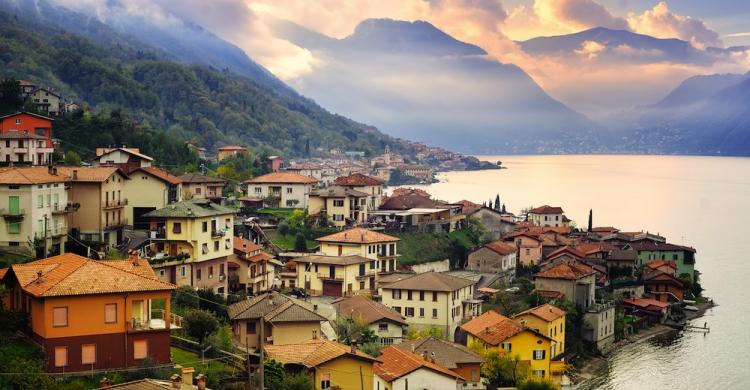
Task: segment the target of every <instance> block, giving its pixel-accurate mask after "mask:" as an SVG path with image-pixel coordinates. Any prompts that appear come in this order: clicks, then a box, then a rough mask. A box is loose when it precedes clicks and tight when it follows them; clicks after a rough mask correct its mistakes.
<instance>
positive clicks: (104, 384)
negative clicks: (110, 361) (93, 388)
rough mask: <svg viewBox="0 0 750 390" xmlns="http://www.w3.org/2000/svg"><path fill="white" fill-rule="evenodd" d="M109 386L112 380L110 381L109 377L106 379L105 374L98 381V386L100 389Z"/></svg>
mask: <svg viewBox="0 0 750 390" xmlns="http://www.w3.org/2000/svg"><path fill="white" fill-rule="evenodd" d="M109 386H112V382H110V381H109V379H107V377H106V376H105V377H104V378H102V380H100V381H99V388H100V389H103V388H105V387H109Z"/></svg>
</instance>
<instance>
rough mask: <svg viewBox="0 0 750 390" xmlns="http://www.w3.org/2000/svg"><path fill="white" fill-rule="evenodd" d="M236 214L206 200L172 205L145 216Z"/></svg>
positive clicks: (180, 216)
mask: <svg viewBox="0 0 750 390" xmlns="http://www.w3.org/2000/svg"><path fill="white" fill-rule="evenodd" d="M228 214H234V210H233V209H230V208H228V207H224V206H220V205H218V204H216V203H213V202H211V201H209V200H206V199H191V200H184V201H182V202H176V203H171V204H169V205H168V206H167V207H163V208H160V209H158V210H154V211H149V212H148V213H146V214H143V216H144V217H148V218H202V217H213V216H217V215H228Z"/></svg>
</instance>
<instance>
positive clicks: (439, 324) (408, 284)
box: [378, 272, 482, 340]
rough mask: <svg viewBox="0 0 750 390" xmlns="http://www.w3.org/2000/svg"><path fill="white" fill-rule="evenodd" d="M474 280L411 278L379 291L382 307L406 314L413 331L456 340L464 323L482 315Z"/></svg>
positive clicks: (429, 275) (428, 275)
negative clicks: (430, 331)
mask: <svg viewBox="0 0 750 390" xmlns="http://www.w3.org/2000/svg"><path fill="white" fill-rule="evenodd" d="M475 284H476V283H475V282H474V281H472V280H468V279H463V278H458V277H455V276H450V275H446V274H443V273H437V272H426V273H422V274H415V275H408V276H405V277H404V278H402V279H400V280H397V281H395V282H392V283H388V284H386V285H382V286H380V287H379V288H378V295H379V296H380V299H381V303H383V304H384V305H385V306H388V307H390V308H392V309H393V310H395V311H396V312H398V313H400V314H402V315H403V316H404V317H405V318H406V322H408V323H409V327H410V328H411V329H415V330H419V329H430V328H435V329H438V330H439V331H440V332H441V333H442V335H443V336H442V337H444V338H445V339H447V340H454V339H455V336H456V331H457V330H458V326H459V325H460V324H461V323H462V321H464V320H467V319H470V318H473V317H476V316H478V315H479V313H481V311H482V301H481V300H478V299H474V285H475Z"/></svg>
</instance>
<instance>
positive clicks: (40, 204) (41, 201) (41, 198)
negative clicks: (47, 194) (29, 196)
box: [36, 195, 44, 209]
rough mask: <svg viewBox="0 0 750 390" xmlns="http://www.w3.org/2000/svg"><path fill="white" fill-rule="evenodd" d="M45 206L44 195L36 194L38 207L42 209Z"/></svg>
mask: <svg viewBox="0 0 750 390" xmlns="http://www.w3.org/2000/svg"><path fill="white" fill-rule="evenodd" d="M42 207H44V195H37V196H36V208H38V209H41V208H42Z"/></svg>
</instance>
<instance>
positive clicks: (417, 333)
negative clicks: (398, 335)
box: [406, 326, 443, 340]
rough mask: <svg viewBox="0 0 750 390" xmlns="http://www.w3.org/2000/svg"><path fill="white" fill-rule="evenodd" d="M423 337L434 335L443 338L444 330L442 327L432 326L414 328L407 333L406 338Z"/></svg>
mask: <svg viewBox="0 0 750 390" xmlns="http://www.w3.org/2000/svg"><path fill="white" fill-rule="evenodd" d="M423 337H434V338H436V339H442V338H443V331H442V330H440V328H437V327H434V326H430V327H429V328H423V329H419V330H412V331H410V332H409V333H407V335H406V338H408V339H409V340H414V339H421V338H423Z"/></svg>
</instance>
